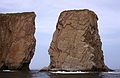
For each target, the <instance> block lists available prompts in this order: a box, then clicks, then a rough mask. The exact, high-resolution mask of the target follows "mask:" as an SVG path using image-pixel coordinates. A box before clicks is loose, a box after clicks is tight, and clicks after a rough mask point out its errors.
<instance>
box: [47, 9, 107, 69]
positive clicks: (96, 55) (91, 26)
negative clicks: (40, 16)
mask: <svg viewBox="0 0 120 78" xmlns="http://www.w3.org/2000/svg"><path fill="white" fill-rule="evenodd" d="M97 20H98V17H97V15H96V14H95V13H94V12H93V11H90V10H87V9H84V10H68V11H63V12H62V13H61V14H60V16H59V19H58V23H57V26H56V30H55V32H54V34H53V38H52V42H51V44H50V48H49V55H50V60H51V61H50V65H49V70H70V71H76V70H83V71H107V70H108V68H107V66H106V65H105V64H104V56H103V51H102V49H101V46H102V43H101V40H100V36H99V32H98V25H97Z"/></svg>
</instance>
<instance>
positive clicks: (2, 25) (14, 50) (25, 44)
mask: <svg viewBox="0 0 120 78" xmlns="http://www.w3.org/2000/svg"><path fill="white" fill-rule="evenodd" d="M35 16H36V15H35V13H34V12H26V13H12V14H0V69H11V70H28V69H29V63H30V61H31V59H32V57H33V55H34V51H35V42H36V40H35V37H34V33H35Z"/></svg>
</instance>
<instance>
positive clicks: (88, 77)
mask: <svg viewBox="0 0 120 78" xmlns="http://www.w3.org/2000/svg"><path fill="white" fill-rule="evenodd" d="M0 78H120V71H114V72H108V73H107V72H91V73H81V74H51V73H49V72H39V71H37V70H32V71H30V72H18V71H1V72H0Z"/></svg>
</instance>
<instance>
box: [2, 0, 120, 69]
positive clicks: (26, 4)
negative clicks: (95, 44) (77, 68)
mask: <svg viewBox="0 0 120 78" xmlns="http://www.w3.org/2000/svg"><path fill="white" fill-rule="evenodd" d="M74 9H76V10H79V9H90V10H92V11H94V12H95V13H96V14H97V16H98V18H99V20H98V25H99V34H100V36H101V40H102V43H103V44H102V49H103V52H104V59H105V64H106V65H107V66H108V67H109V68H112V69H120V62H119V57H120V47H119V46H120V41H119V40H120V20H119V19H120V1H119V0H0V13H8V12H10V13H11V12H13V13H16V12H31V11H33V12H35V13H36V20H35V21H36V33H35V37H36V40H37V44H36V51H35V55H34V57H33V59H32V61H31V63H30V68H31V69H41V68H42V67H44V66H48V65H49V61H50V58H49V54H48V48H49V45H50V42H51V40H52V35H53V33H54V31H55V28H56V23H57V20H58V16H59V14H60V12H62V11H64V10H74Z"/></svg>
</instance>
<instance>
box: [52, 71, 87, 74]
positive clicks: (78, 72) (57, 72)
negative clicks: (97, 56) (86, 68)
mask: <svg viewBox="0 0 120 78" xmlns="http://www.w3.org/2000/svg"><path fill="white" fill-rule="evenodd" d="M50 73H53V74H81V73H89V72H81V71H76V72H66V71H56V72H52V71H51V72H50Z"/></svg>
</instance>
